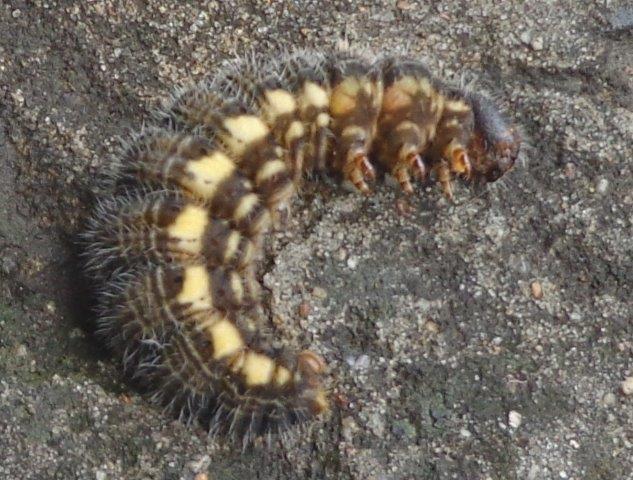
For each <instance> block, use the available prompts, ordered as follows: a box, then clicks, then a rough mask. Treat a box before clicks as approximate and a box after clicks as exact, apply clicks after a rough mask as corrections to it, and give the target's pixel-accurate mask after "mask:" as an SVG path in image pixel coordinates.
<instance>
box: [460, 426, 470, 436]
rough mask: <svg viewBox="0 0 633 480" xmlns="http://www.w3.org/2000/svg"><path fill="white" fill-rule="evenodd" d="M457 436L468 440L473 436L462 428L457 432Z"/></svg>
mask: <svg viewBox="0 0 633 480" xmlns="http://www.w3.org/2000/svg"><path fill="white" fill-rule="evenodd" d="M459 436H460V437H462V438H470V437H472V436H473V434H472V433H470V430H468V429H467V428H462V429H461V430H460V431H459Z"/></svg>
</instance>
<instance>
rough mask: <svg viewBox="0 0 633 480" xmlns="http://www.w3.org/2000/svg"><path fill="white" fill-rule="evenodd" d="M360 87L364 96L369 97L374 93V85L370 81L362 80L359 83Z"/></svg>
mask: <svg viewBox="0 0 633 480" xmlns="http://www.w3.org/2000/svg"><path fill="white" fill-rule="evenodd" d="M361 86H362V89H363V91H364V92H365V95H367V96H371V94H372V93H373V91H374V85H373V83H372V82H371V81H370V80H363V81H362V82H361Z"/></svg>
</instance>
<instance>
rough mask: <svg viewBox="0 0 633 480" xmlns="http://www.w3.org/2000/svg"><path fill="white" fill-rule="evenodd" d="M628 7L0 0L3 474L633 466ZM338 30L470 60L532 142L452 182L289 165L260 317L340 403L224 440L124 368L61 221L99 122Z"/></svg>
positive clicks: (139, 116) (117, 125)
mask: <svg viewBox="0 0 633 480" xmlns="http://www.w3.org/2000/svg"><path fill="white" fill-rule="evenodd" d="M523 4H524V5H523ZM632 18H633V14H632V12H631V8H630V7H626V6H625V5H624V3H617V2H613V1H606V2H605V1H600V2H598V1H595V2H590V1H584V2H571V1H564V0H558V1H549V0H534V1H530V2H499V1H496V2H495V1H491V0H474V1H471V2H464V1H460V0H445V1H442V2H439V1H431V2H416V1H413V0H398V1H397V2H396V1H389V2H388V1H371V2H370V1H365V0H363V1H359V2H350V1H332V2H325V1H324V2H317V1H307V2H298V1H297V2H281V1H278V0H269V1H261V2H234V1H226V2H191V4H189V5H185V4H184V3H181V2H176V1H174V0H166V1H151V0H150V1H146V2H139V1H137V2H134V1H128V2H112V1H94V2H77V3H76V5H74V6H73V5H72V4H71V2H55V1H52V0H49V1H44V0H40V1H32V2H27V1H8V2H7V1H3V2H0V98H1V102H0V199H1V202H0V477H1V478H7V479H14V478H16V479H17V478H20V479H49V478H54V479H96V480H105V479H124V478H125V479H128V478H129V479H137V478H139V479H179V478H183V479H193V478H194V477H195V478H196V479H197V480H203V479H205V478H207V479H215V480H218V479H251V478H258V479H277V478H279V479H301V478H313V479H320V478H337V479H338V478H340V479H348V478H350V479H351V478H353V479H375V480H379V479H380V480H391V479H394V480H395V479H449V478H451V479H533V480H536V479H603V480H608V479H631V478H633V473H632V472H633V460H632V459H633V395H632V394H631V391H630V390H629V389H627V387H626V384H624V383H623V382H625V380H626V379H627V378H629V377H633V362H632V359H633V321H632V316H633V308H632V307H633V300H632V299H633V217H632V212H633V166H632V165H633V164H632V157H633V147H632V145H633V80H632V79H633V35H632V33H631V26H632V25H633V20H632ZM341 38H347V39H348V40H349V41H350V42H351V43H352V44H353V45H358V46H367V47H370V48H371V49H373V50H375V51H377V52H380V51H398V50H401V49H402V48H403V47H405V46H406V48H407V49H408V50H409V51H410V52H411V53H412V55H415V56H418V57H420V58H423V59H425V60H426V61H427V62H428V63H429V65H430V66H431V68H432V69H433V70H434V71H435V72H437V73H438V74H439V75H440V76H442V77H444V78H455V79H458V78H459V77H460V75H462V73H464V72H467V73H472V72H474V73H476V74H477V76H478V78H479V82H480V83H481V84H483V85H487V86H488V87H490V88H492V89H493V90H494V91H495V92H497V94H498V97H499V99H500V101H501V103H502V104H503V105H504V107H505V108H507V110H508V111H509V112H510V114H511V116H512V117H513V118H514V119H516V121H518V122H520V123H521V124H522V125H523V127H524V129H525V133H526V136H527V137H529V138H530V139H531V148H530V150H529V151H528V152H527V155H526V160H527V161H526V162H525V163H524V164H523V165H520V166H518V168H516V169H515V170H514V171H513V172H511V173H510V174H509V175H508V176H507V177H506V178H505V179H504V181H503V182H501V183H500V184H495V185H493V186H492V187H489V188H486V189H484V190H480V191H474V190H473V189H471V188H469V187H468V186H466V185H461V186H459V187H458V189H457V192H456V201H455V202H454V203H453V204H449V203H448V202H446V201H445V200H444V199H443V198H442V196H441V194H440V192H439V191H438V189H437V188H436V187H433V186H427V187H426V188H419V189H418V192H419V193H418V194H417V195H416V196H415V197H414V198H413V199H411V200H408V205H403V203H402V200H401V199H400V197H399V194H398V193H397V192H396V190H395V189H393V188H391V187H390V186H387V185H381V186H379V187H378V189H377V193H376V195H374V196H372V197H371V198H363V197H361V196H359V195H356V194H350V193H348V192H344V191H342V190H340V189H338V188H336V187H332V186H325V187H320V186H319V187H312V186H309V187H308V192H307V193H306V194H304V195H303V196H302V197H301V198H300V199H298V200H297V202H296V205H295V206H294V216H293V217H292V220H291V221H290V222H289V224H288V226H287V231H285V232H283V233H278V234H277V235H276V236H275V238H274V240H273V243H272V250H273V251H274V253H275V255H276V257H275V260H274V262H273V261H271V262H270V264H269V268H268V271H267V272H265V273H266V274H265V277H264V279H265V284H266V286H267V288H268V289H269V290H270V294H271V297H272V299H273V312H274V313H275V319H276V322H275V323H276V328H277V335H278V338H279V339H280V341H285V342H288V343H291V344H296V345H297V346H311V348H312V349H314V350H315V351H317V352H319V353H321V354H322V355H323V356H324V357H325V359H326V360H327V363H328V365H329V368H330V372H329V375H328V384H329V387H330V388H331V389H332V391H333V393H334V396H335V397H336V398H337V402H336V405H335V408H334V409H333V412H332V415H331V416H330V417H329V418H327V419H326V420H325V421H324V422H321V423H316V424H314V425H312V428H311V429H309V430H308V431H307V432H303V433H301V434H296V435H293V436H291V437H290V438H289V439H286V440H285V441H283V442H282V441H274V442H273V444H272V445H271V446H270V447H263V446H261V447H258V448H255V449H253V450H252V451H248V452H246V453H245V454H241V453H240V452H239V451H238V450H236V449H235V448H234V447H232V446H231V445H226V444H223V442H221V441H215V442H213V441H210V440H209V439H207V437H206V436H205V433H204V432H202V431H200V429H198V428H196V427H187V426H185V425H183V424H181V423H179V422H178V421H175V420H174V419H172V418H169V417H167V416H166V415H164V414H163V413H162V412H161V410H160V409H159V408H157V407H155V406H153V405H151V404H150V403H148V402H147V401H146V400H145V399H144V398H143V396H142V395H141V394H140V393H139V392H138V391H137V390H136V389H135V388H134V386H133V385H129V384H126V383H125V382H124V381H123V379H122V377H121V373H120V365H118V364H117V363H116V362H115V361H114V360H113V359H112V358H110V356H109V353H108V352H107V351H106V350H105V349H103V347H102V346H101V345H100V344H99V342H98V341H97V340H95V339H94V338H93V337H92V334H91V324H92V323H91V322H92V321H93V318H92V314H91V313H90V310H89V303H90V302H89V296H88V295H87V294H86V291H85V289H84V288H83V287H84V285H83V284H84V282H83V281H82V279H81V276H80V275H79V274H78V272H77V268H76V264H77V260H76V257H75V255H76V251H75V248H74V247H73V240H74V238H75V234H76V232H77V229H78V226H79V222H80V221H81V218H82V216H83V215H85V214H86V212H87V211H88V210H89V208H90V205H91V202H92V193H91V192H92V191H93V190H94V188H95V177H96V175H97V173H98V172H99V171H100V170H101V169H102V168H103V166H104V165H106V164H107V162H108V161H109V157H110V155H112V153H113V152H114V151H115V147H116V145H117V137H118V136H124V135H125V134H126V132H127V131H128V129H130V128H132V129H134V128H138V127H139V126H140V125H141V122H142V120H143V118H144V117H145V116H146V114H147V111H148V109H150V108H151V107H152V105H155V104H156V103H157V102H158V101H159V99H160V98H162V97H164V96H165V95H166V94H167V93H168V92H169V91H170V90H171V89H172V88H173V86H174V85H175V84H179V83H182V82H184V81H186V80H190V79H198V78H201V77H202V76H203V75H204V74H207V73H209V72H211V71H212V70H213V68H214V65H216V64H217V62H218V61H220V60H221V59H223V58H226V57H228V56H231V55H232V54H233V53H235V52H237V53H240V52H244V51H247V50H249V49H254V50H255V51H257V52H266V51H268V50H270V49H271V47H272V46H274V45H306V46H318V47H327V46H331V45H334V44H336V42H338V41H339V40H340V39H341ZM407 212H408V213H407ZM539 290H540V292H539ZM541 295H542V297H541ZM302 303H304V304H305V305H303V306H301V311H302V312H303V313H304V314H305V313H307V316H301V315H298V314H297V312H298V309H299V307H300V305H301V304H302ZM631 381H633V380H631ZM632 389H633V387H632ZM627 393H628V395H627ZM205 475H206V476H205Z"/></svg>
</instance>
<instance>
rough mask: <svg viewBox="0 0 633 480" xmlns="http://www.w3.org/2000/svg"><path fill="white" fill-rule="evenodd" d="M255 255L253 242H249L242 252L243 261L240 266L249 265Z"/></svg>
mask: <svg viewBox="0 0 633 480" xmlns="http://www.w3.org/2000/svg"><path fill="white" fill-rule="evenodd" d="M254 255H255V246H254V245H253V242H251V241H247V242H246V243H245V245H244V251H243V252H242V260H241V261H240V266H245V265H248V264H249V263H250V262H251V260H252V259H253V256H254Z"/></svg>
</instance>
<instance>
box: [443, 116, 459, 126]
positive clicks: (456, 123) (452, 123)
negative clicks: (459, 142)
mask: <svg viewBox="0 0 633 480" xmlns="http://www.w3.org/2000/svg"><path fill="white" fill-rule="evenodd" d="M443 126H444V128H452V127H458V126H459V120H458V119H456V118H451V119H450V120H446V121H445V122H444V125H443Z"/></svg>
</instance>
